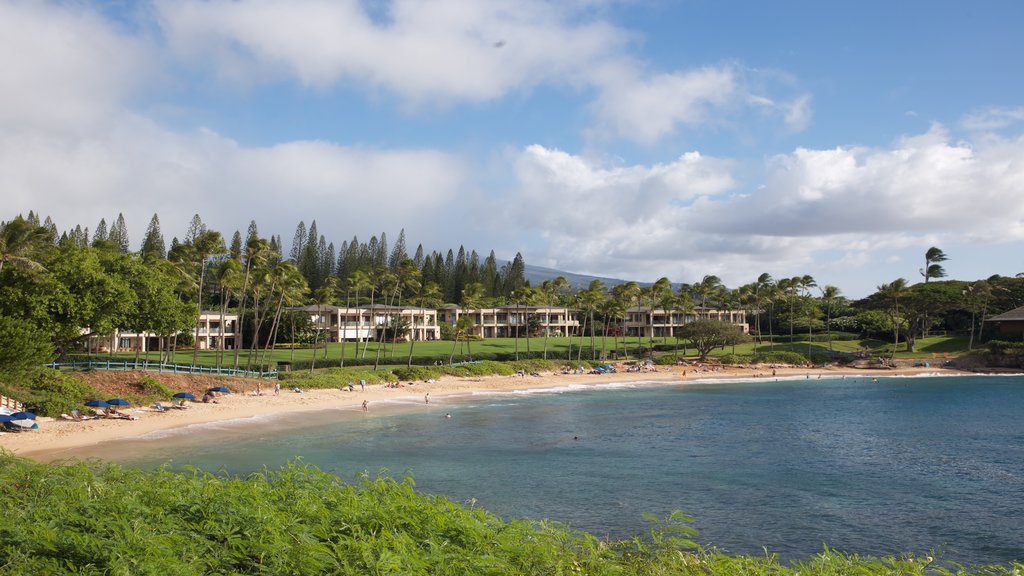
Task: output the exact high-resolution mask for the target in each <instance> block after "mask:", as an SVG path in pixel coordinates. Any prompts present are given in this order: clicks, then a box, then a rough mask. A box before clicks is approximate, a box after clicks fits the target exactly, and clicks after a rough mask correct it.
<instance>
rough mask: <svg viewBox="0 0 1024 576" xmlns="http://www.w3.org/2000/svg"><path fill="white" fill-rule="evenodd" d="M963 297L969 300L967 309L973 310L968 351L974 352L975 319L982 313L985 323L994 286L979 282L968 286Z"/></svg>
mask: <svg viewBox="0 0 1024 576" xmlns="http://www.w3.org/2000/svg"><path fill="white" fill-rule="evenodd" d="M963 295H964V296H965V297H966V299H967V307H968V308H970V310H971V339H970V340H969V341H968V343H967V350H973V349H974V325H975V319H976V317H977V315H978V312H979V311H980V312H981V319H982V322H984V321H985V312H986V311H987V308H988V299H989V297H990V296H992V285H991V284H989V283H988V282H986V281H984V280H979V281H977V282H975V283H974V284H970V285H968V286H967V288H965V289H964V291H963Z"/></svg>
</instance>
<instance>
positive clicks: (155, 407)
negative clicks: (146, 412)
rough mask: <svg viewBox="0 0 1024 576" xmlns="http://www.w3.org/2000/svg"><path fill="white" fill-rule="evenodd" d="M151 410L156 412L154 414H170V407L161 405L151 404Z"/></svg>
mask: <svg viewBox="0 0 1024 576" xmlns="http://www.w3.org/2000/svg"><path fill="white" fill-rule="evenodd" d="M153 410H154V411H156V412H170V411H171V407H170V406H164V405H163V404H161V403H159V402H157V403H156V404H153Z"/></svg>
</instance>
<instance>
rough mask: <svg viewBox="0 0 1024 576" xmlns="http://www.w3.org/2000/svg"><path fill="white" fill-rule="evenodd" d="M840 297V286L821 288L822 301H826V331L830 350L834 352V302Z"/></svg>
mask: <svg viewBox="0 0 1024 576" xmlns="http://www.w3.org/2000/svg"><path fill="white" fill-rule="evenodd" d="M838 299H839V288H836V287H835V286H825V287H824V288H822V289H821V301H822V302H824V303H825V332H826V333H827V334H828V351H829V352H832V351H833V350H832V304H833V303H835V301H836V300H838Z"/></svg>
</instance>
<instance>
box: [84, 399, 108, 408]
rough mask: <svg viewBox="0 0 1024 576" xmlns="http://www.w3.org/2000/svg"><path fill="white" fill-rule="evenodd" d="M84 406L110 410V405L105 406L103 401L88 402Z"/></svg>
mask: <svg viewBox="0 0 1024 576" xmlns="http://www.w3.org/2000/svg"><path fill="white" fill-rule="evenodd" d="M85 405H86V406H88V407H89V408H110V404H107V403H106V402H104V401H103V400H89V401H88V402H86V403H85Z"/></svg>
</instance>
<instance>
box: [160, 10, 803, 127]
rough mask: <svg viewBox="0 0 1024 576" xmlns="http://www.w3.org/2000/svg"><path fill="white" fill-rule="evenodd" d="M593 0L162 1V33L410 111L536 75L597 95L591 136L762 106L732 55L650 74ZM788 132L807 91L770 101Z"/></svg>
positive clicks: (193, 54) (481, 97)
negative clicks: (375, 7) (375, 95)
mask: <svg viewBox="0 0 1024 576" xmlns="http://www.w3.org/2000/svg"><path fill="white" fill-rule="evenodd" d="M591 4H592V3H589V2H567V3H550V2H543V1H539V0H518V1H512V0H484V1H471V0H450V1H440V2H429V3H428V2H421V1H419V0H393V1H392V2H386V3H384V4H382V6H383V7H384V14H383V16H382V17H381V18H374V17H372V16H371V14H370V13H369V12H368V8H367V6H366V5H365V4H363V3H360V2H358V1H357V0H340V1H332V0H296V1H294V2H287V3H282V2H274V1H272V0H244V1H229V0H210V1H198V0H157V4H156V6H157V8H158V13H159V15H160V23H161V25H162V30H163V34H164V37H165V38H166V40H167V42H168V44H169V46H170V47H171V48H172V50H174V51H175V52H176V53H178V54H179V55H181V56H182V57H184V58H185V59H186V60H187V61H190V62H202V63H207V64H209V65H211V66H212V67H213V72H214V73H215V74H216V75H217V76H219V77H220V78H221V79H223V80H226V81H231V82H238V83H241V84H249V83H252V82H271V81H275V80H281V79H285V80H292V79H295V80H298V81H299V82H300V83H302V84H303V85H305V86H309V87H312V88H315V89H321V90H325V89H332V88H335V87H338V86H343V87H349V86H355V87H357V89H358V90H360V91H375V90H381V91H384V92H386V93H388V94H394V95H397V96H398V98H399V100H400V101H401V102H403V104H405V105H407V106H411V107H412V108H418V107H422V106H424V105H425V104H429V105H439V106H446V105H451V104H453V103H463V102H471V103H481V102H493V101H496V100H500V99H502V98H504V97H506V96H507V95H509V94H510V93H514V92H522V91H528V90H530V89H533V88H535V87H537V86H541V85H552V86H557V87H559V88H565V89H571V90H578V91H579V93H580V94H581V95H586V94H589V92H590V91H593V92H594V93H595V100H594V102H593V103H592V106H591V109H592V110H593V112H594V115H595V123H596V128H595V129H596V133H597V134H600V135H602V136H607V137H615V138H619V137H621V138H625V139H628V140H631V141H634V142H638V143H641V144H644V145H653V144H655V143H657V142H658V141H660V140H661V139H662V138H664V137H665V136H668V135H670V134H672V133H674V132H675V131H677V130H678V129H679V128H680V127H681V126H696V125H701V124H705V123H708V122H712V123H714V122H718V119H717V116H719V115H722V114H724V113H726V111H727V110H730V109H734V108H738V107H742V106H743V105H744V103H746V104H748V105H753V106H758V107H764V106H765V103H764V102H761V103H758V102H755V101H754V100H756V98H753V97H751V99H750V100H745V97H750V96H751V88H749V87H747V86H746V85H745V84H746V83H747V81H748V80H751V82H752V83H756V84H761V83H763V82H764V81H766V80H768V78H767V76H771V77H775V76H777V75H778V74H777V73H772V74H767V75H766V78H760V77H758V78H756V80H753V77H755V76H757V75H758V74H757V73H756V72H743V76H744V77H743V78H738V77H737V70H736V68H735V67H734V66H732V65H721V66H703V67H693V68H677V69H673V70H669V71H665V72H660V71H652V70H650V69H649V65H648V64H647V63H645V62H642V61H640V60H638V59H637V58H635V57H633V56H632V55H631V53H630V49H631V42H632V41H633V40H634V39H635V36H636V35H635V34H633V33H631V32H629V31H627V30H625V29H623V28H621V27H617V26H615V25H613V24H611V23H608V22H605V21H602V20H600V19H599V18H598V17H596V16H594V12H595V11H594V10H593V7H592V6H591ZM765 102H767V107H768V108H769V109H770V110H771V111H772V115H773V116H776V117H778V118H779V119H781V120H782V121H784V122H785V123H786V125H787V126H788V127H789V128H790V129H791V130H794V131H799V130H802V129H804V128H805V127H806V125H807V123H808V122H809V120H810V118H811V113H810V108H809V103H810V98H809V96H806V95H805V96H800V97H797V98H795V99H794V100H792V101H786V102H774V101H772V100H770V99H767V98H765Z"/></svg>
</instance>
